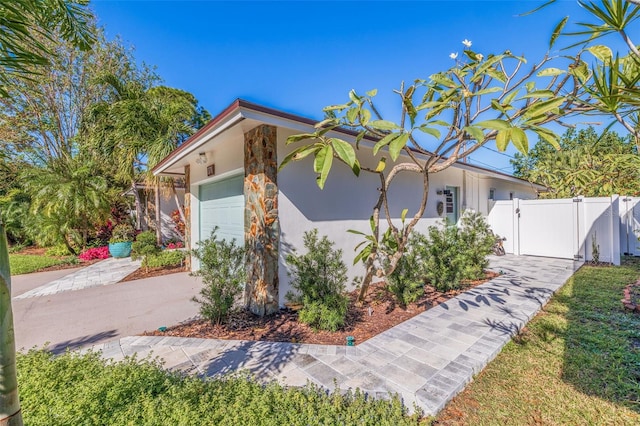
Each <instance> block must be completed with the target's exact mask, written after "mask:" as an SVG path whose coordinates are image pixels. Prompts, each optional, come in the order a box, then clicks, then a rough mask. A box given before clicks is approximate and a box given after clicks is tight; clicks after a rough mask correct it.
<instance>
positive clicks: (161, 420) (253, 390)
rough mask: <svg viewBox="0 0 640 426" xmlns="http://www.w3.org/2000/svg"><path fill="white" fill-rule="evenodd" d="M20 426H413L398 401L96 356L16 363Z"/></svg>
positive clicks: (43, 355)
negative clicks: (206, 377)
mask: <svg viewBox="0 0 640 426" xmlns="http://www.w3.org/2000/svg"><path fill="white" fill-rule="evenodd" d="M16 362H17V367H18V368H17V370H18V382H19V383H20V400H21V403H22V412H23V417H24V423H25V425H135V424H138V425H221V426H226V425H276V424H277V425H316V424H323V425H339V424H355V423H357V424H362V425H409V424H413V425H417V424H421V423H420V414H417V415H414V416H412V417H410V416H408V415H407V408H406V407H404V406H403V405H402V402H401V401H400V399H399V398H398V397H397V396H395V395H394V396H392V397H390V398H389V399H385V398H380V399H372V398H367V397H366V395H365V394H364V393H362V392H360V391H358V390H356V391H351V390H349V391H346V392H344V394H343V393H341V392H339V391H336V392H332V393H328V392H326V391H325V390H324V389H321V388H318V387H317V386H314V385H311V384H310V385H307V386H305V387H290V388H289V387H284V386H281V385H280V384H278V383H277V382H272V383H270V384H266V385H265V384H262V383H259V382H258V381H254V380H251V379H250V378H249V377H247V376H246V375H230V376H224V377H221V378H217V379H216V380H202V379H200V378H199V377H194V376H186V375H181V374H178V373H175V372H168V371H165V370H163V369H162V365H161V363H160V362H159V361H153V360H149V359H143V360H141V359H136V358H135V357H131V358H126V359H124V360H123V361H117V362H114V361H111V360H105V359H103V358H101V357H100V354H99V353H97V352H89V353H86V354H78V353H75V352H67V353H64V354H61V355H59V356H55V355H53V354H51V353H50V352H48V351H45V350H40V351H35V350H31V351H29V352H28V353H26V354H23V353H19V354H18V355H17V357H16Z"/></svg>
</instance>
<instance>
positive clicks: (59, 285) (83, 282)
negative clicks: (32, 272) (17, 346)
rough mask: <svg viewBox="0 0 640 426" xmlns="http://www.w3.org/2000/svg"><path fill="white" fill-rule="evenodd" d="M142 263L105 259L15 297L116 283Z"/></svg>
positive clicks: (127, 259)
mask: <svg viewBox="0 0 640 426" xmlns="http://www.w3.org/2000/svg"><path fill="white" fill-rule="evenodd" d="M140 263H141V262H140V261H139V260H137V261H132V260H131V258H129V257H126V258H124V259H115V258H109V259H105V260H102V261H100V262H98V263H94V264H93V265H90V266H87V267H86V268H81V269H76V270H74V271H73V272H71V273H70V274H68V275H65V276H63V277H61V278H58V279H56V280H54V281H51V282H49V283H47V284H44V285H42V286H40V287H37V288H34V289H32V290H29V291H27V292H25V293H22V294H20V295H18V296H15V297H14V298H13V299H14V300H20V299H28V298H30V297H40V296H50V295H53V294H58V293H62V292H65V291H77V290H83V289H85V288H91V287H98V286H103V285H111V284H115V283H117V282H119V281H120V280H122V279H123V278H124V277H126V276H127V275H129V274H130V273H132V272H133V271H135V270H136V269H138V268H139V267H140Z"/></svg>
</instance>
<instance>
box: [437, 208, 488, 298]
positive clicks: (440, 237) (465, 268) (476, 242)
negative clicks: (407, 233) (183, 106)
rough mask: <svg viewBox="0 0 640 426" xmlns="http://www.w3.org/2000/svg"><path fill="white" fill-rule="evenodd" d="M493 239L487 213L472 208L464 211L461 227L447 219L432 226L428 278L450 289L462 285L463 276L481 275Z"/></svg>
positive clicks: (443, 288) (464, 277)
mask: <svg viewBox="0 0 640 426" xmlns="http://www.w3.org/2000/svg"><path fill="white" fill-rule="evenodd" d="M494 243H495V237H494V236H493V234H492V233H491V230H490V228H489V225H488V224H487V222H486V220H485V219H484V217H482V216H481V215H480V214H478V213H475V212H471V211H465V212H464V214H463V215H462V218H461V228H458V227H456V226H451V225H449V224H448V223H446V222H445V224H444V226H442V227H436V226H431V227H429V245H428V250H427V252H428V257H427V261H426V264H425V266H426V277H427V279H428V280H429V282H430V283H431V285H433V286H434V287H435V288H436V289H438V290H440V291H447V290H450V289H458V288H460V286H461V284H462V281H463V280H475V279H479V278H482V277H483V276H484V275H483V274H484V269H485V268H486V267H487V266H488V265H489V261H488V260H487V256H488V255H489V254H491V249H492V247H493V244H494Z"/></svg>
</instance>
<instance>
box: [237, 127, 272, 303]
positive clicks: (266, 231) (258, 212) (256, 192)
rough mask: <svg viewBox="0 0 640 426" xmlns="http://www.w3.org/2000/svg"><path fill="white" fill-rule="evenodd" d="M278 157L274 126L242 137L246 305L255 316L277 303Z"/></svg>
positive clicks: (261, 128)
mask: <svg viewBox="0 0 640 426" xmlns="http://www.w3.org/2000/svg"><path fill="white" fill-rule="evenodd" d="M277 172H278V158H277V139H276V127H274V126H267V125H264V124H263V125H260V126H258V127H256V128H254V129H252V130H250V131H248V132H247V133H245V134H244V199H245V201H244V238H245V242H246V244H247V288H246V291H245V303H246V305H247V308H248V309H249V310H250V311H251V312H253V313H254V314H256V315H260V316H263V315H269V314H272V313H274V312H276V311H278V309H279V304H278V286H279V282H278V247H279V243H280V222H279V220H278V185H277V178H276V177H277Z"/></svg>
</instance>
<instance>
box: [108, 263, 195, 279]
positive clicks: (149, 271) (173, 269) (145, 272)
mask: <svg viewBox="0 0 640 426" xmlns="http://www.w3.org/2000/svg"><path fill="white" fill-rule="evenodd" d="M186 271H187V269H186V268H185V267H184V266H180V265H178V266H160V267H157V268H144V267H141V268H139V269H137V270H136V271H133V272H132V273H130V274H129V275H127V276H126V277H124V278H123V279H122V280H120V282H121V283H124V282H127V281H135V280H141V279H143V278H152V277H159V276H161V275H169V274H176V273H178V272H186Z"/></svg>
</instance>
